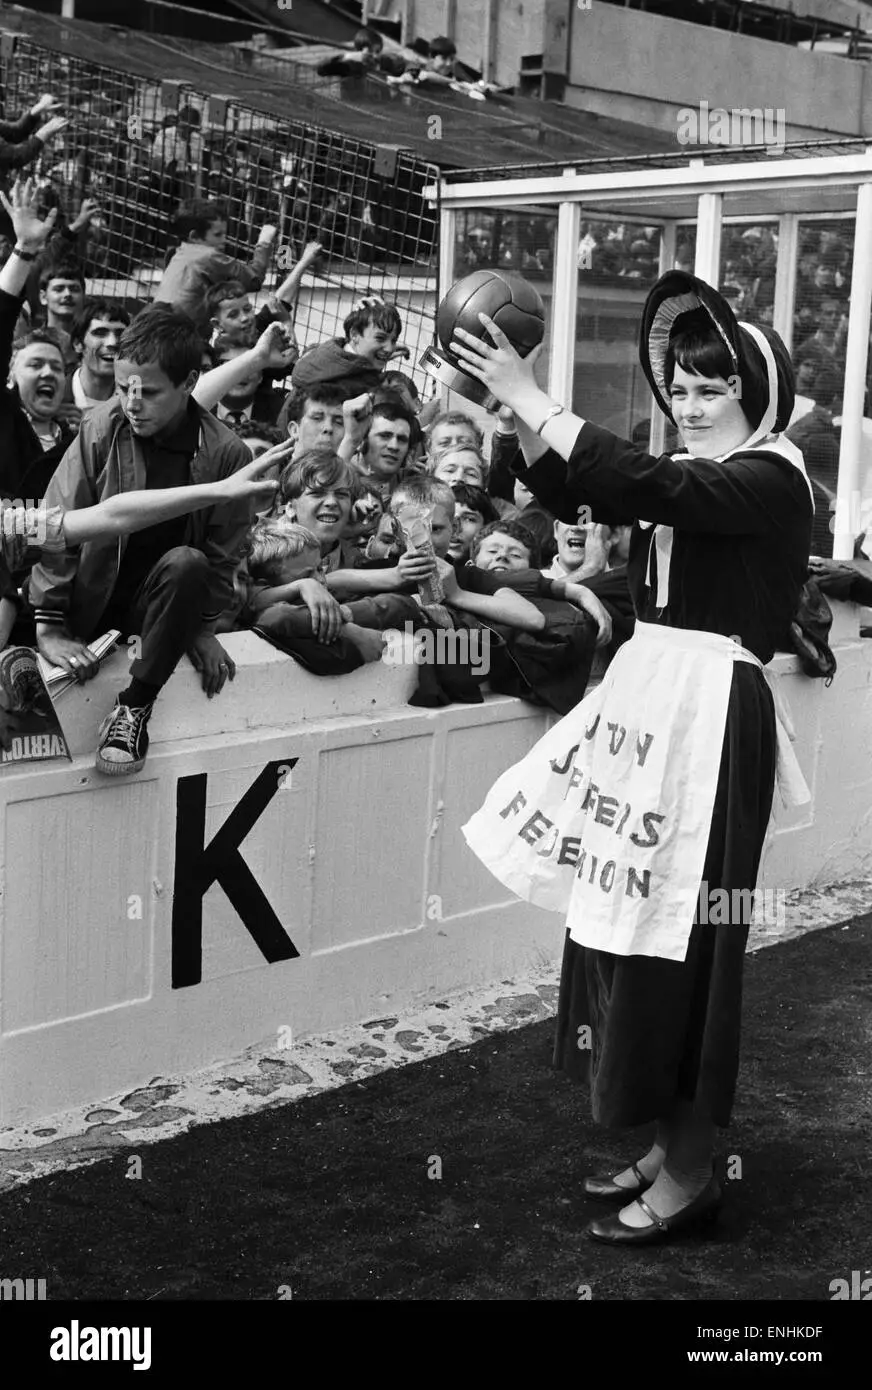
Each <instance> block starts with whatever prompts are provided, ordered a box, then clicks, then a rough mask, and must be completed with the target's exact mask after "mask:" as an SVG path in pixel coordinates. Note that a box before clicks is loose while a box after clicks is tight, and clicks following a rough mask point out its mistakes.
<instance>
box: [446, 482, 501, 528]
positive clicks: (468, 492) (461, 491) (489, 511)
mask: <svg viewBox="0 0 872 1390" xmlns="http://www.w3.org/2000/svg"><path fill="white" fill-rule="evenodd" d="M450 487H451V491H452V492H453V493H454V496H455V498H456V499H457V501H458V502H459V503H460V505H461V506H462V507H469V509H470V510H471V511H473V512H479V513H480V514H481V516H482V518H483V520H484V524H485V526H489V525H490V524H491V522H493V521H498V520H499V514H498V512H497V509H496V507H495V506H494V504H493V502H492V501H491V499H490V497H488V495H487V493H486V492H485V490H484V488H482V487H473V486H472V483H451V484H450Z"/></svg>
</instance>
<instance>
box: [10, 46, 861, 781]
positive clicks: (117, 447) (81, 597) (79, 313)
mask: <svg viewBox="0 0 872 1390" xmlns="http://www.w3.org/2000/svg"><path fill="white" fill-rule="evenodd" d="M437 48H438V45H437ZM357 52H358V57H359V60H360V61H361V62H363V65H364V67H368V66H371V65H372V62H373V61H375V60H376V59H377V58H378V54H376V53H374V49H373V47H372V46H366V45H364V46H362V47H359V48H358V50H357ZM449 60H450V61H453V56H452V55H451V54H448V53H447V51H446V52H445V53H441V52H437V53H435V56H434V57H433V59H432V61H431V65H430V68H428V69H427V71H431V70H433V71H437V70H439V69H440V65H441V66H443V67H446V65H447V64H448V63H449ZM348 61H356V60H353V59H351V58H349V59H348ZM434 63H435V68H434V67H433V64H434ZM446 74H447V67H446ZM444 75H445V74H444ZM57 105H58V104H57V102H56V101H55V100H54V98H53V97H51V96H50V95H46V96H44V97H41V98H40V100H39V101H38V102H36V103H35V105H34V106H33V107H32V108H31V110H30V112H28V113H27V114H26V115H25V116H24V117H22V118H21V120H20V121H18V122H15V123H7V124H6V125H3V126H0V164H2V165H4V166H5V167H7V168H10V169H11V168H18V167H21V166H23V165H24V164H26V163H27V162H28V161H30V160H32V159H33V158H34V156H35V155H36V154H38V153H39V152H40V151H41V150H42V148H43V146H44V144H45V142H46V141H47V140H50V139H51V138H52V136H53V134H55V133H56V132H57V131H58V130H59V129H61V128H63V126H64V124H65V122H64V120H63V119H62V118H60V117H56V116H51V115H50V113H52V112H53V111H55V110H56V109H57ZM46 116H48V117H49V119H47V120H46V119H45V118H46ZM0 201H2V205H3V209H4V210H5V213H6V217H7V219H8V225H9V227H10V228H11V236H10V237H9V238H8V239H7V244H6V245H5V246H3V247H0V263H2V268H0V371H2V374H3V377H4V378H6V377H7V375H8V384H7V385H6V386H5V387H4V388H3V389H2V390H0V430H2V435H3V441H4V448H3V450H2V452H0V496H2V498H3V499H7V500H5V501H4V508H5V510H4V512H3V526H2V541H3V554H4V562H3V564H2V565H0V648H2V647H4V646H6V645H8V644H10V643H12V644H24V645H30V646H36V647H37V648H38V650H39V651H40V653H41V654H42V655H43V656H44V658H45V659H46V660H47V661H49V662H51V663H52V664H53V665H56V666H60V667H62V668H64V669H65V670H67V671H69V672H70V673H71V674H72V675H74V676H75V677H76V678H77V679H78V680H80V681H85V680H88V679H90V678H91V677H92V676H93V675H95V674H96V671H97V669H98V663H97V660H96V658H95V657H94V656H93V654H92V653H91V651H90V650H89V646H88V643H89V642H92V641H93V640H94V638H96V637H97V636H99V635H100V634H101V633H103V632H105V631H107V630H109V629H113V628H117V629H118V630H119V631H120V632H121V633H122V636H123V637H124V638H127V637H129V636H131V635H136V636H137V637H138V638H139V643H138V644H137V647H136V652H137V654H136V657H135V659H134V660H133V661H132V662H131V667H130V680H129V682H128V684H127V686H126V688H125V689H124V690H123V691H122V692H121V693H120V695H119V696H118V699H117V702H116V706H115V708H114V709H113V710H112V711H111V712H110V713H109V714H108V715H107V718H106V720H105V721H104V724H103V727H102V729H101V732H100V740H99V747H98V750H97V767H98V768H99V769H100V770H101V771H102V772H104V773H106V774H108V775H116V776H117V775H124V774H127V773H130V772H135V771H138V770H139V769H140V768H141V767H142V766H143V763H144V760H145V756H146V752H147V748H148V724H149V719H150V717H151V714H152V710H153V708H154V704H155V701H156V699H157V697H158V695H159V693H160V691H161V689H162V687H163V686H164V685H165V683H166V681H167V680H168V679H169V677H170V675H171V674H172V672H173V670H174V669H175V667H176V665H177V664H178V662H179V660H180V659H181V658H182V657H183V656H185V655H187V656H188V657H189V658H190V660H191V661H192V663H193V664H194V666H195V667H196V668H197V670H198V671H199V672H200V673H201V677H202V685H203V689H204V691H205V692H206V694H207V695H208V696H209V697H210V698H211V697H212V696H214V695H216V694H219V693H220V692H221V690H222V689H223V688H224V686H225V684H226V682H227V680H228V679H231V680H232V679H233V678H234V676H235V668H234V663H233V661H232V659H231V657H230V656H229V654H228V653H227V651H226V650H225V648H224V646H223V645H222V643H221V641H220V640H219V635H221V634H224V633H226V632H229V631H233V630H238V629H241V628H249V629H254V630H255V631H256V632H257V633H258V634H260V635H261V636H262V637H263V638H265V639H266V640H268V641H270V642H272V643H273V644H275V645H277V646H279V647H280V648H282V649H283V650H284V651H286V652H288V653H290V654H291V655H293V656H294V657H295V658H296V659H297V661H299V662H301V663H302V664H304V665H305V666H307V667H308V668H309V669H310V670H312V671H315V672H319V673H324V674H338V673H341V672H344V671H349V670H353V669H355V668H356V667H357V666H359V665H361V664H362V663H363V662H367V661H376V660H379V659H380V658H381V656H382V654H383V651H384V642H385V638H384V634H385V633H386V632H389V631H390V632H392V631H394V630H396V629H400V630H401V631H405V632H407V633H410V634H414V633H419V632H421V631H425V630H428V631H435V630H438V629H440V628H453V629H458V628H459V629H461V630H462V629H466V628H485V629H486V633H487V640H488V643H489V657H490V660H489V662H488V671H487V674H488V679H489V682H490V685H491V688H492V689H495V690H500V691H504V692H506V693H512V694H518V695H522V696H524V697H525V698H528V699H532V700H537V701H540V702H543V703H546V704H548V705H550V706H551V707H552V708H554V709H555V710H557V711H558V712H560V713H564V712H566V711H567V710H569V709H570V708H572V707H573V705H574V704H576V703H577V701H578V700H579V699H580V698H581V695H582V694H583V692H584V688H585V685H586V683H587V680H588V677H589V674H590V670H591V664H592V661H593V657H594V652H595V649H596V648H602V649H604V654H605V656H606V658H608V656H609V655H610V654H611V653H612V652H613V651H614V650H615V648H616V646H617V645H619V644H620V643H621V642H622V641H624V640H626V639H627V638H628V637H629V636H630V635H631V633H632V628H633V616H632V605H631V602H630V597H629V590H628V587H627V580H626V560H627V547H628V541H629V534H628V533H629V528H628V527H609V526H606V525H603V524H593V523H592V522H591V521H589V520H588V518H587V517H586V516H582V515H580V516H579V518H578V524H577V525H572V526H570V525H567V524H565V523H563V522H560V521H557V520H555V518H554V517H553V516H551V515H550V514H549V513H548V512H547V511H546V510H545V509H544V507H543V506H542V505H541V504H540V503H538V502H537V501H536V500H535V498H533V497H532V496H531V494H530V493H529V492H527V491H526V489H525V488H524V486H523V483H522V482H521V481H520V479H519V478H518V477H517V476H516V472H515V470H516V465H517V464H518V463H519V462H520V450H519V443H518V436H517V433H516V431H515V425H514V420H513V419H512V416H511V412H510V411H507V410H503V411H501V412H500V415H499V418H498V421H497V425H496V429H495V431H494V434H493V436H492V440H491V447H490V456H489V457H488V456H487V454H486V452H485V449H484V441H483V436H482V432H481V429H480V427H479V425H478V424H477V423H476V421H475V420H474V419H473V418H472V417H471V416H470V415H468V414H466V413H464V412H462V411H456V410H455V411H448V412H446V411H443V410H441V409H440V406H439V404H438V403H437V402H435V401H433V402H430V403H428V404H426V405H423V404H422V402H421V400H420V398H419V394H418V390H417V387H416V385H415V383H414V381H413V380H412V378H411V377H410V376H408V375H406V374H404V373H402V372H399V371H394V370H391V367H390V363H391V361H392V359H393V358H394V357H396V356H398V355H407V354H406V353H405V350H404V349H403V348H402V346H401V344H400V340H401V336H402V322H401V319H400V315H399V313H398V311H397V309H396V308H395V307H394V306H393V305H392V304H390V303H386V302H384V301H383V300H381V299H376V298H368V299H363V300H361V301H360V302H359V303H358V304H357V305H356V306H355V307H354V309H353V310H352V312H351V313H350V314H349V315H348V316H347V318H346V319H345V321H344V326H343V327H344V332H343V335H342V337H340V338H336V339H332V340H328V341H327V342H320V343H315V344H308V345H305V347H304V349H303V350H302V351H301V348H300V345H299V344H298V343H297V341H296V339H295V336H294V332H293V326H292V321H293V305H294V301H295V299H296V296H297V294H298V291H299V288H300V285H301V282H302V278H303V276H304V274H305V273H306V271H307V269H309V268H310V267H311V266H312V265H313V264H314V263H315V262H316V261H317V260H318V259H319V257H323V256H325V254H326V253H325V250H324V248H323V247H322V246H321V245H320V244H319V243H317V242H313V243H310V244H309V245H308V246H306V247H305V248H304V250H303V251H302V254H301V256H300V258H299V260H298V261H297V264H296V265H295V266H294V267H293V268H292V269H291V270H290V272H289V273H288V274H287V275H286V277H285V279H284V281H283V282H282V283H281V284H279V285H278V287H277V288H276V289H275V291H274V292H272V293H271V294H269V295H267V296H265V297H264V296H261V300H262V302H261V303H260V305H259V307H255V303H254V301H253V298H252V296H253V295H254V294H255V293H256V292H258V291H260V290H261V289H262V286H263V284H264V280H265V278H266V276H267V272H268V270H269V268H270V264H271V260H272V255H273V243H274V239H275V235H276V229H275V227H272V226H264V227H262V228H261V229H260V231H259V233H258V235H257V237H256V239H255V244H254V246H253V247H252V250H251V254H250V257H249V258H248V259H246V260H241V259H236V258H234V257H233V256H231V255H230V254H228V252H227V250H226V241H227V220H226V215H225V213H224V211H223V209H222V206H221V205H220V204H219V203H217V202H213V201H209V200H188V201H185V202H183V203H182V204H181V205H180V207H179V210H178V215H177V218H176V223H175V232H176V238H177V241H176V246H175V249H174V251H173V253H172V255H171V256H169V258H168V260H167V263H166V269H165V271H164V274H163V277H162V279H161V282H160V284H159V286H158V288H157V291H156V293H155V295H154V301H153V303H152V304H150V305H147V306H145V307H143V308H142V309H141V310H140V311H139V312H138V313H137V314H136V315H135V317H134V318H133V319H132V320H131V317H130V315H129V314H128V313H127V311H126V310H125V309H123V308H122V307H120V306H119V305H118V304H116V303H113V302H112V301H111V300H108V299H102V298H95V297H87V295H86V288H87V287H86V282H85V277H84V272H83V269H82V262H81V259H80V257H79V255H78V254H77V253H78V252H79V251H80V250H81V246H82V241H83V238H84V237H86V236H87V231H88V227H89V223H90V222H91V221H92V219H93V218H94V217H95V215H97V214H98V212H99V209H98V208H97V206H96V204H94V203H93V202H91V201H90V200H85V202H84V203H83V204H82V206H81V209H80V212H79V215H78V217H77V218H76V219H74V221H73V222H72V223H69V224H63V225H59V226H57V227H56V225H55V224H56V222H58V220H59V219H58V217H57V213H56V212H55V211H50V212H48V214H47V215H46V214H45V210H44V205H41V204H40V200H39V197H38V194H37V189H36V186H35V184H34V183H33V182H32V181H28V182H27V183H25V184H22V183H21V182H20V181H18V182H16V183H15V185H14V187H12V188H10V189H9V190H8V196H2V198H0ZM755 247H756V244H755ZM756 249H757V250H759V249H760V248H756ZM829 252H832V254H830V255H829V260H827V261H826V265H825V266H824V270H825V274H824V275H823V279H822V283H821V284H820V285H819V286H817V279H818V278H820V277H819V275H818V269H817V268H816V269H815V271H814V279H815V286H816V287H817V288H816V291H815V292H816V293H818V294H819V295H821V296H823V297H824V298H823V299H822V301H821V303H820V304H819V305H818V308H819V310H820V313H818V314H817V315H816V316H814V317H813V319H812V320H810V322H809V328H810V329H811V328H812V326H814V331H813V332H812V331H810V332H809V335H808V338H807V340H806V341H805V342H804V343H803V345H802V346H801V348H800V349H798V351H797V354H796V360H797V368H798V375H799V385H800V391H802V389H803V386H805V387H806V388H807V389H808V390H809V408H808V409H807V411H806V414H805V416H804V417H803V418H802V419H800V420H798V421H797V422H796V424H795V427H794V428H795V430H796V431H798V432H799V433H800V434H801V435H802V440H798V441H797V442H801V443H802V447H803V449H804V451H806V449H808V450H809V451H810V453H811V455H812V456H813V458H810V459H809V463H810V469H809V471H810V472H811V473H813V474H815V475H816V476H820V477H821V478H822V479H823V482H824V486H823V489H822V491H821V499H822V507H821V525H822V526H826V525H827V522H828V520H829V499H830V493H829V492H828V491H827V487H826V484H827V483H829V482H831V483H832V487H833V488H834V487H835V467H836V459H837V454H834V452H833V450H834V446H833V442H832V440H833V426H832V410H833V407H834V405H835V401H836V397H837V395H838V392H839V381H838V376H837V374H836V371H835V350H836V349H835V342H834V335H835V334H836V333H837V331H838V324H839V316H838V315H837V314H836V313H835V310H834V314H833V316H832V317H833V322H832V323H830V321H829V319H828V318H827V317H826V315H825V313H824V310H825V308H826V296H827V295H833V294H837V293H839V292H840V291H841V289H842V287H843V285H844V276H843V273H842V270H841V269H840V268H839V266H837V265H836V264H835V260H834V259H833V257H834V256H835V255H836V251H835V250H834V249H833V248H829V250H828V254H829ZM761 254H762V253H761ZM640 255H641V250H640ZM830 261H832V262H833V264H832V265H830ZM823 264H824V262H822V265H823ZM802 271H803V274H806V272H807V271H808V267H803V268H802ZM830 271H832V279H833V283H832V284H830V283H829V281H828V280H827V279H826V277H827V275H829V273H830ZM840 276H842V279H841V281H840V279H839V277H840ZM824 281H826V283H824ZM831 358H832V363H831V361H830V359H831ZM806 368H807V370H806ZM828 373H829V375H828ZM289 375H290V384H291V389H290V390H288V389H287V379H288V376H289ZM812 387H813V388H814V394H812V390H811V388H812ZM836 448H837V446H836ZM815 451H817V453H815ZM818 455H820V459H818ZM824 455H826V457H824ZM815 461H817V462H818V463H819V465H820V466H819V467H818V468H817V470H816V469H815V467H813V466H811V465H812V463H813V462H815ZM258 507H259V508H260V510H256V509H257V508H258ZM74 516H75V517H76V518H77V519H76V521H75V522H73V521H72V518H73V517H74ZM410 517H411V518H412V519H413V521H414V519H415V518H416V517H417V518H418V519H420V518H421V517H423V518H424V519H425V523H426V529H427V531H428V533H429V542H422V541H421V540H420V538H417V539H415V540H412V539H410V532H409V527H410V525H411V524H412V523H411V522H410ZM73 535H74V536H75V539H74V538H73ZM817 549H818V551H819V553H822V554H827V553H831V551H828V550H826V548H825V546H824V545H823V544H821V545H820V546H818V547H817ZM40 551H41V553H40ZM469 648H470V650H472V648H473V644H471V643H470V644H469ZM452 650H453V653H454V656H453V658H452V660H451V661H450V663H448V664H447V665H446V664H445V663H443V664H442V665H441V666H440V664H439V663H438V662H435V663H431V664H430V665H429V666H426V667H425V666H422V667H421V669H420V673H419V688H418V691H417V693H416V695H415V697H413V702H415V703H425V704H439V703H446V702H448V701H450V700H455V699H462V700H480V699H481V698H482V694H481V689H480V685H481V675H480V674H478V675H477V674H476V673H475V672H473V670H472V669H471V665H470V663H464V662H463V661H462V660H461V659H460V657H459V653H460V652H462V645H455V646H454V648H453V649H452ZM7 736H8V717H7V716H6V714H4V713H2V712H0V741H2V740H3V739H4V738H5V737H7Z"/></svg>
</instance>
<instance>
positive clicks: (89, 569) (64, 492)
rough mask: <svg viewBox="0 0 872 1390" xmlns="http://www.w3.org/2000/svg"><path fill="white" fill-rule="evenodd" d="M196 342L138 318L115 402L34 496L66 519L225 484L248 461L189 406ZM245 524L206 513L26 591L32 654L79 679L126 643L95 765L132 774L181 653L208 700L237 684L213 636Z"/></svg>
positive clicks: (180, 329)
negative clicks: (105, 640) (98, 648)
mask: <svg viewBox="0 0 872 1390" xmlns="http://www.w3.org/2000/svg"><path fill="white" fill-rule="evenodd" d="M200 362H201V342H200V338H199V336H198V334H197V330H196V328H195V327H194V325H193V323H192V322H191V320H190V319H189V318H188V317H187V315H185V314H182V313H178V312H176V311H174V310H172V309H168V308H166V307H164V306H153V307H152V308H150V309H146V310H144V311H143V312H142V313H141V314H140V315H139V316H138V317H137V318H136V319H135V320H134V322H133V323H132V324H131V325H130V326H129V327H128V328H126V329H125V331H124V333H123V334H122V337H121V342H120V344H119V348H118V357H117V359H116V363H115V382H116V388H117V391H118V393H119V394H118V398H117V399H116V400H114V401H110V402H107V403H106V404H105V405H101V406H97V407H96V408H95V409H94V410H92V411H91V412H90V414H89V415H88V417H87V419H86V420H84V421H83V423H82V426H81V429H80V430H79V434H78V437H77V438H76V439H75V440H74V442H73V444H72V445H71V446H70V448H69V449H68V451H67V453H66V454H65V455H64V458H63V459H62V461H61V463H60V465H59V467H58V470H57V472H56V473H55V475H54V477H53V478H52V481H51V483H50V485H49V488H48V491H47V493H46V496H45V507H46V508H49V509H50V508H52V507H60V508H62V509H63V510H64V511H73V510H75V509H77V508H80V507H87V506H93V505H94V504H95V503H97V502H99V501H102V500H103V499H104V498H106V497H110V496H113V495H115V494H117V493H124V492H131V491H134V490H136V489H143V488H144V489H149V490H150V489H152V488H160V489H165V488H175V487H186V486H188V485H190V484H202V483H211V482H215V481H217V480H219V479H224V478H228V477H229V476H230V475H231V474H233V473H235V472H236V471H237V469H239V468H240V467H242V466H243V465H244V464H246V463H248V462H249V455H248V450H247V449H246V448H245V445H244V444H243V443H242V441H241V440H240V439H238V438H236V437H235V436H234V435H233V434H231V432H230V431H229V430H227V429H226V428H225V427H224V426H223V425H222V424H220V423H219V422H218V421H217V420H216V419H215V418H214V416H212V415H209V414H208V413H207V412H206V411H204V410H203V409H202V408H201V407H200V406H199V405H198V404H197V402H196V401H194V400H192V399H191V392H192V391H193V389H194V386H195V384H196V381H197V377H198V375H199V368H200ZM251 519H252V503H251V501H250V499H241V500H235V501H231V502H225V503H223V504H222V503H220V502H219V503H218V505H215V506H212V507H209V508H208V509H206V510H203V511H200V512H197V513H195V514H193V515H189V516H186V517H177V518H174V519H171V520H168V521H163V522H160V523H159V524H157V525H153V526H150V527H148V528H147V529H145V530H142V531H139V532H138V533H137V534H136V535H135V536H132V537H128V536H124V535H119V536H117V537H114V538H112V537H110V538H108V539H106V538H101V539H96V540H93V541H90V542H86V543H85V544H83V545H82V546H81V547H80V548H79V549H78V550H75V551H65V552H63V553H59V554H46V555H43V557H42V560H41V561H40V563H39V564H37V565H35V566H34V569H33V572H32V574H31V579H30V601H31V603H32V605H33V608H34V610H35V612H36V621H37V645H38V647H39V650H40V652H41V654H42V655H43V656H44V657H45V658H46V660H47V661H49V662H51V663H52V664H53V665H58V666H61V667H62V668H63V669H64V670H66V671H69V672H70V673H71V674H72V675H74V676H75V677H76V678H77V679H78V680H80V681H85V680H89V679H90V678H91V677H92V676H94V675H95V674H96V672H97V661H96V659H95V658H94V656H93V655H92V654H91V653H90V652H89V650H88V647H87V645H86V644H87V642H88V640H89V639H90V638H92V637H94V636H95V635H96V634H97V633H98V632H101V631H105V630H106V629H108V628H112V627H115V628H118V629H120V631H121V632H122V634H124V635H125V636H127V635H129V634H130V633H138V634H139V636H140V646H139V652H138V655H137V657H136V660H134V661H133V662H132V664H131V668H130V681H129V684H128V685H127V687H126V689H125V690H123V691H122V692H121V693H120V694H119V696H118V699H117V703H116V706H115V709H114V710H113V711H112V713H111V714H110V715H108V716H107V718H106V720H105V721H104V723H103V726H102V728H101V730H100V742H99V747H98V750H97V759H96V766H97V769H98V771H100V772H103V773H106V774H108V775H109V776H123V775H126V774H128V773H132V772H138V771H139V770H140V769H141V768H142V766H143V764H144V762H145V756H146V752H147V749H148V731H147V730H148V721H149V718H150V716H151V712H152V710H153V708H154V702H155V700H156V698H157V696H158V694H159V693H160V691H161V689H162V687H163V686H164V685H165V684H166V682H167V680H168V679H169V677H170V676H171V675H172V672H173V671H174V669H175V667H176V665H177V663H178V661H179V659H180V658H181V657H182V656H183V655H184V654H185V653H187V654H188V656H189V657H190V659H191V661H192V663H193V665H194V666H195V667H196V669H197V670H198V671H200V672H201V674H202V680H203V689H204V691H205V692H206V694H207V695H208V696H209V697H210V698H211V697H212V696H213V695H215V694H217V693H218V692H219V691H220V690H221V689H222V688H223V686H224V683H225V681H226V679H227V677H228V675H229V676H230V677H231V678H232V677H233V675H234V674H235V670H234V667H233V662H232V661H231V660H230V658H229V657H228V656H227V654H226V652H225V651H224V649H223V648H222V647H221V645H220V643H219V642H218V640H217V638H216V637H215V624H216V622H217V620H218V617H219V615H220V613H221V612H222V610H223V609H224V608H226V607H227V606H228V604H229V603H230V601H231V599H232V595H233V575H234V571H235V569H236V566H237V564H238V562H239V559H240V557H241V552H242V546H243V542H244V540H245V538H246V536H247V533H248V529H249V525H250V522H251Z"/></svg>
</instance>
